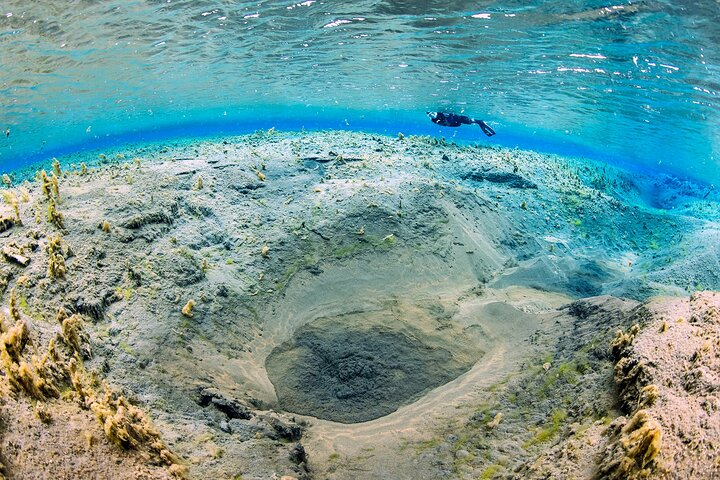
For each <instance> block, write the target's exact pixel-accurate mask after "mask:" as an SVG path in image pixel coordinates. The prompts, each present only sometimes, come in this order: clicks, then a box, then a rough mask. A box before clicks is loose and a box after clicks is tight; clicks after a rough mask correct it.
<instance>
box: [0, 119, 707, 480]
mask: <svg viewBox="0 0 720 480" xmlns="http://www.w3.org/2000/svg"><path fill="white" fill-rule="evenodd" d="M45 168H46V169H47V171H48V172H51V170H52V169H53V167H51V166H45ZM57 168H58V169H59V171H56V172H55V173H56V178H57V188H55V187H54V186H53V185H52V180H51V179H50V178H48V180H47V182H45V184H46V186H45V187H43V181H42V179H41V180H39V181H38V180H33V181H28V182H23V181H22V174H21V173H20V172H16V173H15V174H14V175H13V178H12V179H11V180H12V181H13V184H12V188H11V189H10V190H7V191H8V192H12V193H11V194H10V193H8V194H6V195H5V203H4V204H3V205H0V207H2V210H1V211H0V214H2V216H3V218H4V219H5V220H3V222H0V224H1V225H2V231H1V232H0V236H1V237H2V243H3V244H2V252H3V258H4V259H5V263H4V264H2V265H1V266H0V285H1V286H2V287H3V290H4V291H5V293H4V296H3V305H5V306H6V307H7V308H5V309H4V312H5V313H4V316H5V320H3V327H2V332H3V342H4V343H2V342H0V343H2V345H5V346H4V347H3V348H4V349H5V351H6V352H7V355H6V357H3V358H5V360H4V364H3V365H4V366H3V379H5V382H4V384H3V392H4V393H3V395H4V397H3V398H5V400H4V403H3V404H2V406H0V411H1V412H2V415H3V417H2V418H3V422H2V424H0V435H1V441H0V461H1V462H2V463H3V464H4V465H5V470H4V473H5V475H6V476H7V477H8V478H33V477H37V478H42V476H43V475H45V473H43V472H47V471H48V469H49V467H48V465H49V463H48V461H47V460H45V457H44V456H43V455H42V452H43V451H44V450H46V449H48V448H49V447H48V446H47V445H46V444H45V443H43V441H42V440H38V441H37V442H33V441H28V442H26V443H22V444H21V445H19V446H18V442H17V441H16V435H17V432H15V431H12V428H11V427H10V425H13V424H14V423H13V422H14V421H15V420H13V419H16V420H17V421H18V422H19V423H17V424H18V425H24V426H23V427H22V428H23V431H26V432H30V431H31V429H32V431H33V432H34V431H36V430H37V429H38V428H40V429H42V428H47V429H48V431H49V432H50V431H52V432H53V434H52V435H54V436H53V437H52V438H60V437H62V436H63V435H66V436H68V437H69V436H71V435H74V433H72V432H73V431H74V430H72V429H65V430H63V429H64V428H65V427H64V426H63V425H65V423H63V420H62V418H64V417H65V415H61V414H60V412H63V411H64V410H63V409H69V410H72V411H73V412H76V413H74V414H77V415H85V417H83V418H85V419H86V421H91V420H92V418H93V416H94V413H97V410H98V408H97V405H96V406H95V407H94V408H95V410H93V408H92V407H90V405H91V403H92V402H90V401H89V400H87V398H86V397H87V395H85V393H83V388H82V385H81V386H78V385H79V383H78V381H77V378H76V377H77V375H75V374H73V373H72V372H73V371H76V369H77V368H78V367H77V365H78V364H81V365H82V369H84V370H83V371H84V372H87V379H88V380H86V382H87V385H90V384H92V385H94V386H93V387H92V388H97V389H106V390H107V391H109V390H112V391H113V392H116V394H115V395H116V396H119V395H121V394H122V395H123V396H124V397H123V398H127V402H129V404H132V405H136V406H138V407H139V408H140V409H141V410H142V411H143V412H146V413H147V415H148V416H149V417H150V418H152V419H153V421H154V425H155V426H156V428H157V430H158V432H159V434H160V435H161V436H162V441H163V442H165V443H166V444H167V447H168V450H167V452H170V451H171V452H172V455H176V456H177V458H178V459H180V460H178V462H179V463H178V462H175V461H174V460H172V461H171V460H168V459H171V458H175V457H171V456H170V453H164V452H165V450H164V447H163V448H160V447H158V445H157V440H149V441H145V440H143V439H140V440H142V441H140V440H138V441H137V442H128V441H125V442H115V443H116V444H112V443H107V442H105V443H103V442H96V443H93V442H90V443H89V444H88V445H87V446H86V447H83V451H84V452H85V453H84V454H83V455H86V457H83V459H84V460H82V461H83V463H82V465H83V468H85V469H89V470H87V471H88V472H89V473H88V476H89V477H92V476H93V470H92V465H93V462H97V471H96V472H95V474H96V475H95V476H97V477H98V478H102V475H105V473H102V474H101V473H100V472H105V471H106V469H107V468H109V467H107V464H109V463H111V462H101V461H99V460H93V459H97V458H99V457H98V455H100V456H103V458H107V459H113V461H114V462H115V463H114V465H116V466H121V467H123V468H124V466H126V465H132V468H135V469H136V471H138V472H141V473H142V475H146V476H148V478H161V475H170V474H173V475H176V476H182V475H186V476H188V477H189V478H243V479H246V480H247V479H267V478H297V479H300V478H302V479H309V478H327V479H355V478H357V479H361V478H362V479H368V478H378V479H381V478H394V479H405V478H407V479H411V478H412V479H439V478H472V479H475V478H495V477H497V478H531V477H532V476H533V475H537V476H538V478H541V477H542V475H551V477H552V478H570V477H569V476H568V475H570V473H568V472H570V471H571V470H572V469H570V467H569V466H568V465H569V464H568V465H566V464H565V463H563V462H564V461H565V460H563V459H572V458H575V459H576V461H579V460H577V459H579V458H582V459H583V460H582V462H583V465H584V466H585V467H587V468H585V469H584V470H582V471H579V470H573V471H572V472H573V473H572V475H574V476H575V477H576V478H592V477H593V476H594V475H595V476H596V475H598V474H599V473H598V472H606V474H608V475H610V473H612V474H613V475H615V474H616V472H620V473H617V475H619V476H617V477H616V478H624V477H622V475H626V476H632V475H644V474H645V473H648V474H649V473H658V474H659V473H660V472H663V471H666V470H667V468H666V467H663V465H664V464H663V461H666V459H668V458H670V457H669V455H671V454H672V450H667V451H663V450H662V446H661V447H659V450H658V451H659V453H658V452H655V453H653V451H651V452H650V453H652V455H651V454H650V453H647V451H648V450H647V449H648V448H651V450H652V449H654V448H655V446H653V445H654V443H652V441H651V440H653V438H654V437H652V438H650V437H648V438H650V440H648V441H647V442H644V443H643V442H640V444H641V445H642V446H643V447H642V448H640V447H638V449H635V450H637V451H635V450H633V452H634V456H633V455H630V453H632V452H629V451H628V450H627V449H626V450H623V448H624V447H622V445H625V444H628V442H627V441H625V440H623V438H626V437H627V432H625V433H623V428H625V427H624V426H623V425H626V424H627V425H631V426H632V427H633V428H635V426H633V425H632V422H630V423H622V422H620V421H616V419H619V418H621V417H622V418H626V417H627V416H630V415H634V414H635V410H636V408H635V407H632V408H630V406H629V404H625V403H624V402H623V400H622V398H624V397H623V396H627V395H629V394H627V393H623V392H625V390H627V388H628V387H626V386H623V385H622V382H623V381H624V382H625V383H628V382H629V384H632V385H635V384H638V385H640V384H641V383H642V382H645V380H646V379H644V378H645V377H643V376H642V375H640V374H638V375H635V376H634V377H633V378H632V380H621V379H615V378H614V372H615V365H616V364H619V362H621V360H620V359H621V358H631V357H632V358H634V357H633V355H635V354H634V353H632V352H631V351H630V350H627V351H626V350H623V353H622V355H620V354H618V355H615V353H617V352H615V350H613V349H611V347H610V345H611V343H612V342H613V341H614V340H615V332H616V330H618V329H621V330H623V331H629V330H628V329H630V328H631V327H632V325H633V324H634V323H638V324H639V327H638V329H639V331H640V330H642V328H643V326H644V325H645V324H646V323H649V322H652V321H653V319H655V318H659V316H660V315H661V313H658V312H660V310H652V308H650V307H648V306H647V305H655V303H651V304H646V303H644V302H647V301H648V299H649V298H651V297H654V296H657V295H671V296H674V298H675V300H668V302H670V303H672V302H682V300H680V298H687V297H688V296H689V295H691V294H692V293H693V292H695V291H697V290H704V289H710V290H713V289H718V288H720V273H718V272H720V265H719V264H718V253H719V250H720V226H719V225H718V219H719V218H720V213H719V212H720V209H718V200H719V198H718V193H717V192H715V191H712V190H708V187H706V186H703V185H698V184H694V183H691V182H687V181H680V180H677V179H674V178H671V177H664V176H648V175H644V174H639V173H637V172H632V173H631V172H626V171H623V170H621V169H618V168H614V167H610V166H606V165H599V164H595V163H592V162H589V161H585V160H579V159H567V158H562V157H557V156H546V155H539V154H536V153H533V152H519V151H509V150H503V149H495V148H485V147H477V146H469V147H463V146H458V145H455V144H452V143H448V142H445V141H444V140H442V141H441V140H437V139H431V138H422V137H421V138H417V137H408V138H405V137H400V138H390V137H380V136H374V135H366V134H360V133H351V132H322V133H278V132H274V131H270V132H258V133H256V134H253V135H249V136H244V137H238V138H227V139H218V140H216V141H212V142H191V141H189V142H183V143H178V144H176V145H143V146H135V147H127V148H125V149H123V150H118V151H113V152H103V153H102V154H101V155H99V156H98V155H93V156H80V155H77V156H70V157H66V158H62V159H60V161H59V163H58V165H57ZM48 175H50V174H48ZM33 176H34V175H33ZM13 199H14V200H13ZM58 212H59V216H58ZM17 215H19V220H20V221H18V218H17ZM58 262H59V263H58ZM11 291H12V292H14V293H12V294H11V293H10V292H11ZM11 297H12V298H13V300H12V302H11V300H10V298H11ZM673 305H674V304H673ZM663 308H665V310H663V311H666V310H668V309H670V308H671V307H670V306H667V307H663ZM673 308H675V307H673ZM60 309H62V311H63V312H66V313H67V314H68V315H70V314H77V315H78V316H79V318H81V319H82V327H81V329H80V330H79V331H81V334H77V335H75V336H73V335H71V333H72V332H70V333H68V332H67V331H66V330H67V328H69V327H68V326H67V325H65V326H62V323H61V322H58V321H57V320H56V318H58V312H59V311H60ZM668 311H669V310H668ZM642 312H650V313H647V314H645V313H642ZM60 318H61V319H62V318H64V317H60ZM12 325H27V327H28V328H27V331H28V332H29V333H28V335H29V337H28V338H29V339H30V341H28V342H26V343H27V344H23V348H22V349H20V348H19V347H18V346H17V345H16V343H13V342H16V341H17V336H16V337H13V338H11V333H9V332H11V328H10V327H11V326H12ZM18 328H19V327H18ZM653 328H655V327H653ZM17 331H20V330H17ZM708 332H710V333H707V335H708V341H709V342H710V344H709V345H710V346H709V347H708V349H710V350H711V351H713V352H714V351H715V350H714V349H715V348H716V346H715V343H717V339H716V338H715V337H713V335H715V333H714V331H710V330H708ZM636 333H637V332H636ZM635 336H637V335H635ZM633 338H635V337H633ZM638 338H640V337H638ZM53 339H54V340H53ZM23 342H24V340H23ZM51 342H55V343H57V344H58V345H60V347H59V348H60V350H61V352H60V353H61V355H57V357H58V358H57V359H55V360H53V362H55V363H53V365H54V366H53V368H54V369H55V370H54V371H57V372H61V373H58V374H57V375H55V377H53V380H52V381H53V382H55V383H56V384H57V385H56V386H57V395H54V396H53V398H51V399H47V398H35V397H33V394H32V391H31V389H30V390H27V389H25V390H23V388H20V387H18V385H17V383H13V381H11V380H12V378H14V377H12V375H13V373H12V372H17V371H20V370H18V369H20V367H21V364H22V363H23V362H25V363H27V364H28V365H40V364H39V363H38V360H37V358H36V357H38V356H39V355H40V354H41V353H42V352H43V351H46V350H48V349H49V348H50V345H51V344H52V343H51ZM713 342H715V343H713ZM2 345H0V346H2ZM631 345H633V343H632V342H627V345H625V347H624V348H631ZM688 348H690V347H688ZM693 348H694V347H693ZM643 351H645V350H643ZM17 352H20V353H17ZM647 355H648V356H649V357H652V354H651V353H648V354H647ZM73 357H74V360H73ZM627 361H628V360H623V362H627ZM648 362H650V363H651V360H647V361H645V364H649V363H648ZM70 363H72V368H71V365H70ZM41 366H42V365H41ZM23 368H25V367H23ZM33 368H35V367H33ZM37 368H38V369H37V375H41V374H42V373H43V371H44V370H42V368H40V367H37ZM712 368H714V367H712ZM62 372H64V373H62ZM74 375H75V376H74ZM11 377H12V378H11ZM638 382H640V383H638ZM616 385H620V387H621V389H620V390H618V387H617V386H616ZM645 386H647V384H645V383H642V386H640V387H638V388H639V389H640V390H642V388H644V387H645ZM88 388H89V387H88ZM623 389H625V390H623ZM630 390H632V389H630ZM636 390H637V389H636ZM632 391H634V390H632ZM113 398H114V397H113ZM33 402H35V404H40V405H46V407H41V408H47V409H49V410H52V411H56V412H57V414H56V415H54V418H56V419H57V420H55V423H54V424H53V425H54V426H52V427H42V422H41V423H37V422H35V421H34V420H32V418H34V415H35V413H33V411H31V410H30V409H28V407H25V409H24V410H23V408H21V405H32V404H33ZM705 411H706V414H707V415H710V416H713V415H716V414H715V413H713V412H710V411H709V410H707V409H706V410H705ZM93 412H94V413H93ZM708 412H710V413H708ZM115 413H116V416H117V418H118V419H121V417H122V420H123V421H124V420H125V417H123V413H124V411H123V410H122V409H120V413H119V414H117V412H115ZM95 416H99V417H101V420H102V422H103V424H102V425H100V424H99V423H98V424H96V427H97V428H96V430H97V429H99V430H98V432H100V434H102V433H103V432H104V431H105V432H108V431H109V432H110V433H109V434H108V438H113V435H114V434H115V433H114V430H113V428H110V427H108V426H107V425H108V424H107V420H106V419H105V417H102V415H95ZM130 417H132V415H131V416H130ZM113 418H115V417H113ZM139 418H140V417H138V416H136V417H132V418H130V419H129V420H128V422H130V424H131V425H132V422H135V423H142V422H141V421H140V420H139ZM653 418H655V419H656V420H654V421H656V422H658V424H659V425H660V426H659V427H658V428H660V429H661V430H662V431H665V432H669V431H670V430H669V429H670V427H669V426H668V425H666V424H665V423H664V420H663V418H664V417H662V416H661V415H655V417H653ZM713 418H715V417H714V416H713ZM33 422H35V423H33ZM636 423H637V424H639V423H640V422H636ZM646 423H647V422H646ZM646 423H643V424H642V425H645V424H646ZM642 425H641V426H639V427H637V428H635V430H638V429H639V430H638V431H640V430H642V429H643V428H644V427H643V426H642ZM652 425H654V424H652ZM126 427H127V428H131V427H130V426H127V425H126ZM82 428H83V431H90V426H89V424H88V426H84V427H82ZM628 428H630V427H628ZM131 430H132V428H131ZM635 430H633V432H634V431H635ZM58 432H60V433H58ZM62 432H65V433H62ZM98 432H95V433H92V435H95V436H101V435H99V434H98ZM586 432H589V433H586ZM642 432H643V435H645V434H646V433H647V432H650V433H652V432H655V430H652V429H650V428H649V427H647V428H645V429H644V430H642ZM28 434H29V433H28ZM583 434H587V435H589V436H590V437H587V438H591V440H589V441H592V442H594V443H593V448H589V447H588V448H585V447H582V448H581V447H577V445H578V444H580V443H581V441H584V440H582V438H585V437H580V435H583ZM630 434H632V432H630ZM33 435H35V434H33ZM593 435H594V436H593ZM623 435H625V437H623ZM653 435H654V434H653ZM665 435H666V438H670V436H669V435H670V434H669V433H666V434H665ZM58 436H59V437H58ZM636 437H638V438H639V437H640V434H637V435H636ZM42 438H45V437H42ZM153 438H154V437H153ZM642 438H645V437H642ZM578 439H581V440H578ZM600 439H602V441H601V440H600ZM574 441H575V442H576V443H573V442H574ZM143 442H144V443H143ZM623 442H625V443H623ZM667 445H670V443H668V444H667ZM79 448H80V447H79V446H78V447H77V448H76V447H73V448H72V449H71V450H72V451H75V450H78V449H79ZM578 448H579V449H580V450H582V451H583V452H584V455H585V456H581V455H580V454H577V453H575V454H573V455H576V457H572V455H571V454H570V453H569V452H570V450H572V449H575V450H578ZM643 448H644V449H643ZM673 448H674V449H680V447H677V446H673ZM640 450H642V452H641V453H642V455H640V456H639V457H638V452H639V451H640ZM78 451H79V450H78ZM63 452H64V451H63ZM113 452H115V453H113ZM54 455H55V456H58V455H60V456H64V455H70V453H69V451H68V452H65V453H62V452H60V453H56V454H54ZM114 455H116V456H114ZM578 455H580V456H578ZM625 457H627V458H630V460H627V461H624V460H623V459H624V458H625ZM631 457H632V458H631ZM636 458H639V460H637V462H636V460H635V459H636ZM613 459H614V460H613ZM618 459H619V460H618ZM623 461H624V463H623ZM133 462H135V463H133ZM613 462H615V463H613ZM631 462H636V463H637V465H636V464H635V463H632V464H631ZM570 463H572V462H570ZM691 463H692V462H686V464H688V465H690V464H691ZM180 464H181V465H182V466H183V468H182V469H181V468H179V467H178V465H180ZM620 464H623V465H625V466H626V467H628V466H629V467H628V469H627V470H624V471H621V470H619V469H618V468H619V467H618V465H620ZM701 464H702V462H701ZM173 465H175V466H173ZM548 465H554V466H553V467H552V468H553V469H555V470H553V469H550V470H548V468H550V467H548ZM633 465H634V466H633ZM693 465H694V467H693V468H700V467H699V466H698V464H693ZM703 465H704V464H703ZM118 468H119V467H118ZM143 468H146V469H145V470H142V469H143ZM663 468H665V470H663ZM152 469H159V470H157V471H158V472H161V473H158V474H157V475H158V476H153V475H155V474H154V473H153V470H152ZM171 470H172V472H171ZM185 470H186V473H183V471H185ZM646 470H647V472H646ZM84 471H85V470H84ZM548 472H551V473H548ZM608 472H610V473H608ZM613 472H615V473H613ZM643 472H645V473H643ZM113 475H115V474H113V473H112V472H111V474H110V476H111V477H112V478H120V476H113ZM552 475H554V477H553V476H552ZM57 478H71V477H69V476H68V475H65V474H62V475H60V476H59V477H57ZM138 478H139V477H138Z"/></svg>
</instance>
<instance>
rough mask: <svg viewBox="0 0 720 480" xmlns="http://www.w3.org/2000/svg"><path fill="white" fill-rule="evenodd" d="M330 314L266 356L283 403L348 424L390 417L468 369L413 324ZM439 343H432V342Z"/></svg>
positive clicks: (285, 407) (289, 408) (467, 360)
mask: <svg viewBox="0 0 720 480" xmlns="http://www.w3.org/2000/svg"><path fill="white" fill-rule="evenodd" d="M347 320H348V319H347V318H340V319H338V318H330V319H328V318H323V319H319V320H316V321H315V322H312V323H311V324H308V325H306V326H304V327H302V328H301V329H300V330H298V332H297V333H296V334H295V337H294V338H293V339H292V340H290V341H288V342H286V343H284V344H282V345H280V346H279V347H277V348H275V349H274V350H273V352H272V353H271V354H270V356H269V357H268V358H267V361H266V368H267V372H268V376H269V378H270V380H271V381H272V382H273V384H274V385H275V391H276V393H277V396H278V402H279V406H280V408H282V409H283V410H286V411H289V412H293V413H298V414H301V415H310V416H314V417H318V418H321V419H325V420H331V421H335V422H341V423H359V422H366V421H369V420H373V419H376V418H379V417H383V416H385V415H388V414H390V413H392V412H394V411H395V410H397V409H398V408H399V407H401V406H403V405H406V404H409V403H411V402H412V401H414V400H416V399H418V398H419V397H420V396H422V395H423V394H424V393H426V392H428V391H429V390H431V389H433V388H435V387H438V386H440V385H443V384H445V383H447V382H449V381H450V380H452V379H454V378H456V377H458V376H460V375H462V374H463V373H465V372H466V371H468V370H469V369H470V368H471V367H472V365H473V362H472V360H470V358H469V357H467V356H464V355H461V356H462V357H465V358H464V359H458V358H457V357H458V356H456V355H454V354H453V352H452V351H451V350H450V349H451V348H453V345H452V344H448V348H443V347H439V346H438V345H437V339H432V340H429V341H427V342H426V341H424V340H425V339H424V338H423V337H424V336H426V335H425V334H424V333H422V332H420V331H419V330H418V331H414V330H413V329H409V328H408V327H407V326H405V327H402V328H395V326H394V325H393V324H392V323H391V322H387V323H386V324H385V325H379V324H373V325H367V324H363V323H362V322H360V323H357V324H354V323H352V322H347ZM431 344H432V345H431Z"/></svg>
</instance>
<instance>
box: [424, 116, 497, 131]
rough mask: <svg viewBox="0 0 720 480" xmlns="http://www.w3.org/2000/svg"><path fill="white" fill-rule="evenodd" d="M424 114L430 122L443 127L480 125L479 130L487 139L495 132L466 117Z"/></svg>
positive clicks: (481, 123)
mask: <svg viewBox="0 0 720 480" xmlns="http://www.w3.org/2000/svg"><path fill="white" fill-rule="evenodd" d="M425 113H427V115H428V117H430V120H432V122H433V123H436V124H438V125H441V126H443V127H459V126H460V125H472V124H473V123H477V124H478V125H480V128H481V129H482V131H483V133H484V134H485V135H487V136H488V137H492V136H493V135H495V130H493V129H492V128H490V127H489V126H488V124H487V123H485V122H483V121H482V120H475V119H474V118H470V117H468V116H466V115H456V114H454V113H443V112H425Z"/></svg>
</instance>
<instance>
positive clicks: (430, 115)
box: [425, 112, 437, 120]
mask: <svg viewBox="0 0 720 480" xmlns="http://www.w3.org/2000/svg"><path fill="white" fill-rule="evenodd" d="M425 113H426V114H427V116H428V117H430V120H435V119H436V118H437V112H425Z"/></svg>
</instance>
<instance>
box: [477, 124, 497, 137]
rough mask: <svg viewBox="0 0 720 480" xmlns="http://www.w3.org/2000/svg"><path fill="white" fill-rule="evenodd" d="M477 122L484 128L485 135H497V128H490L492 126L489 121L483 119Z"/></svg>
mask: <svg viewBox="0 0 720 480" xmlns="http://www.w3.org/2000/svg"><path fill="white" fill-rule="evenodd" d="M475 123H477V124H478V125H480V128H482V131H483V133H484V134H485V135H487V136H488V137H492V136H493V135H495V130H493V129H492V128H490V126H489V125H488V124H487V123H485V122H483V121H482V120H475Z"/></svg>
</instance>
